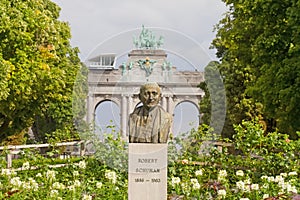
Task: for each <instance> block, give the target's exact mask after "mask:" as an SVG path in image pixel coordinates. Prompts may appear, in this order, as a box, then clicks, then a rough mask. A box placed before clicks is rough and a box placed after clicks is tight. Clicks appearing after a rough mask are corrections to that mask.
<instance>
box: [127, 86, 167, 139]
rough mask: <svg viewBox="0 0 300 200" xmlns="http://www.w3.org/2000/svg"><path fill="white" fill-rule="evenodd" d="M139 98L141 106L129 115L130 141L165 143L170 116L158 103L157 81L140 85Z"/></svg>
mask: <svg viewBox="0 0 300 200" xmlns="http://www.w3.org/2000/svg"><path fill="white" fill-rule="evenodd" d="M139 98H140V100H141V102H142V103H143V106H140V107H137V108H135V109H134V111H133V112H132V113H131V114H130V116H129V142H130V143H167V141H168V137H169V132H170V128H171V124H172V116H171V115H170V114H169V113H168V112H166V111H165V110H164V109H163V108H162V107H161V106H160V105H158V103H159V101H160V99H161V89H160V87H159V85H158V84H157V83H146V84H144V85H142V86H141V88H140V94H139Z"/></svg>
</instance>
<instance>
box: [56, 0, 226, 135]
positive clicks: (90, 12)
mask: <svg viewBox="0 0 300 200" xmlns="http://www.w3.org/2000/svg"><path fill="white" fill-rule="evenodd" d="M53 1H54V2H55V3H57V4H58V5H59V6H60V8H61V13H60V19H61V20H62V21H67V22H69V24H70V27H71V33H72V39H71V43H72V46H73V47H78V48H79V49H80V52H81V53H80V58H81V60H82V61H83V62H85V61H87V60H88V59H89V58H91V57H93V56H96V55H98V54H100V53H116V54H117V56H123V57H124V55H127V53H128V52H129V51H130V50H131V49H133V47H134V46H133V42H132V38H133V36H138V34H139V33H140V31H141V27H142V25H144V26H145V27H146V28H148V29H150V30H151V31H152V32H153V33H154V35H156V36H157V38H158V37H159V36H160V35H162V36H163V37H164V42H165V44H164V46H163V48H164V49H165V50H167V51H169V52H172V53H174V55H179V56H180V57H181V59H183V60H185V61H187V62H189V63H190V64H191V65H192V66H196V67H197V69H199V70H200V71H202V70H203V68H204V67H205V66H206V65H207V64H208V63H209V62H210V61H211V60H216V57H215V51H214V50H210V49H209V46H210V44H211V42H212V40H213V39H214V38H215V32H213V28H214V26H215V25H216V24H217V23H218V22H219V20H220V19H221V18H222V15H223V14H224V13H225V12H226V11H227V8H226V6H225V4H224V3H223V2H222V1H221V0H148V1H146V0H53ZM168 58H169V57H168ZM120 60H121V59H120ZM172 64H174V63H172ZM174 65H175V66H176V64H174ZM177 67H178V66H177ZM179 108H180V107H179ZM180 109H181V110H184V108H180ZM194 109H195V108H194ZM189 110H191V108H189ZM195 112H197V111H195ZM178 113H180V111H179V112H178ZM189 114H191V112H189ZM189 117H192V118H189ZM176 118H180V119H176ZM175 120H176V121H177V122H178V123H176V124H177V126H178V127H176V126H174V129H176V130H177V129H178V131H179V129H181V130H180V132H184V131H187V128H186V127H188V128H190V127H189V126H188V125H187V124H188V123H191V122H193V120H198V115H197V113H195V115H193V116H192V115H189V116H187V117H182V116H181V114H175ZM184 120H185V122H183V121H184ZM182 124H186V125H185V126H183V125H182ZM182 127H185V128H182Z"/></svg>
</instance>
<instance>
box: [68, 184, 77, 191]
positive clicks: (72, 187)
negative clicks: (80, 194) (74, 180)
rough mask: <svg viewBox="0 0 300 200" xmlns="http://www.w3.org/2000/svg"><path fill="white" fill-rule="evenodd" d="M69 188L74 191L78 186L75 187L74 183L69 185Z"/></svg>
mask: <svg viewBox="0 0 300 200" xmlns="http://www.w3.org/2000/svg"><path fill="white" fill-rule="evenodd" d="M68 189H69V190H71V191H73V192H74V191H75V190H76V188H75V186H74V185H69V186H68Z"/></svg>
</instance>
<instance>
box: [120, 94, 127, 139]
mask: <svg viewBox="0 0 300 200" xmlns="http://www.w3.org/2000/svg"><path fill="white" fill-rule="evenodd" d="M127 105H128V103H127V98H126V95H124V94H122V95H121V135H122V137H123V138H125V137H126V130H127Z"/></svg>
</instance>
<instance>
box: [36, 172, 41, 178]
mask: <svg viewBox="0 0 300 200" xmlns="http://www.w3.org/2000/svg"><path fill="white" fill-rule="evenodd" d="M35 177H37V178H41V177H43V175H42V174H41V173H37V174H36V175H35Z"/></svg>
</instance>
